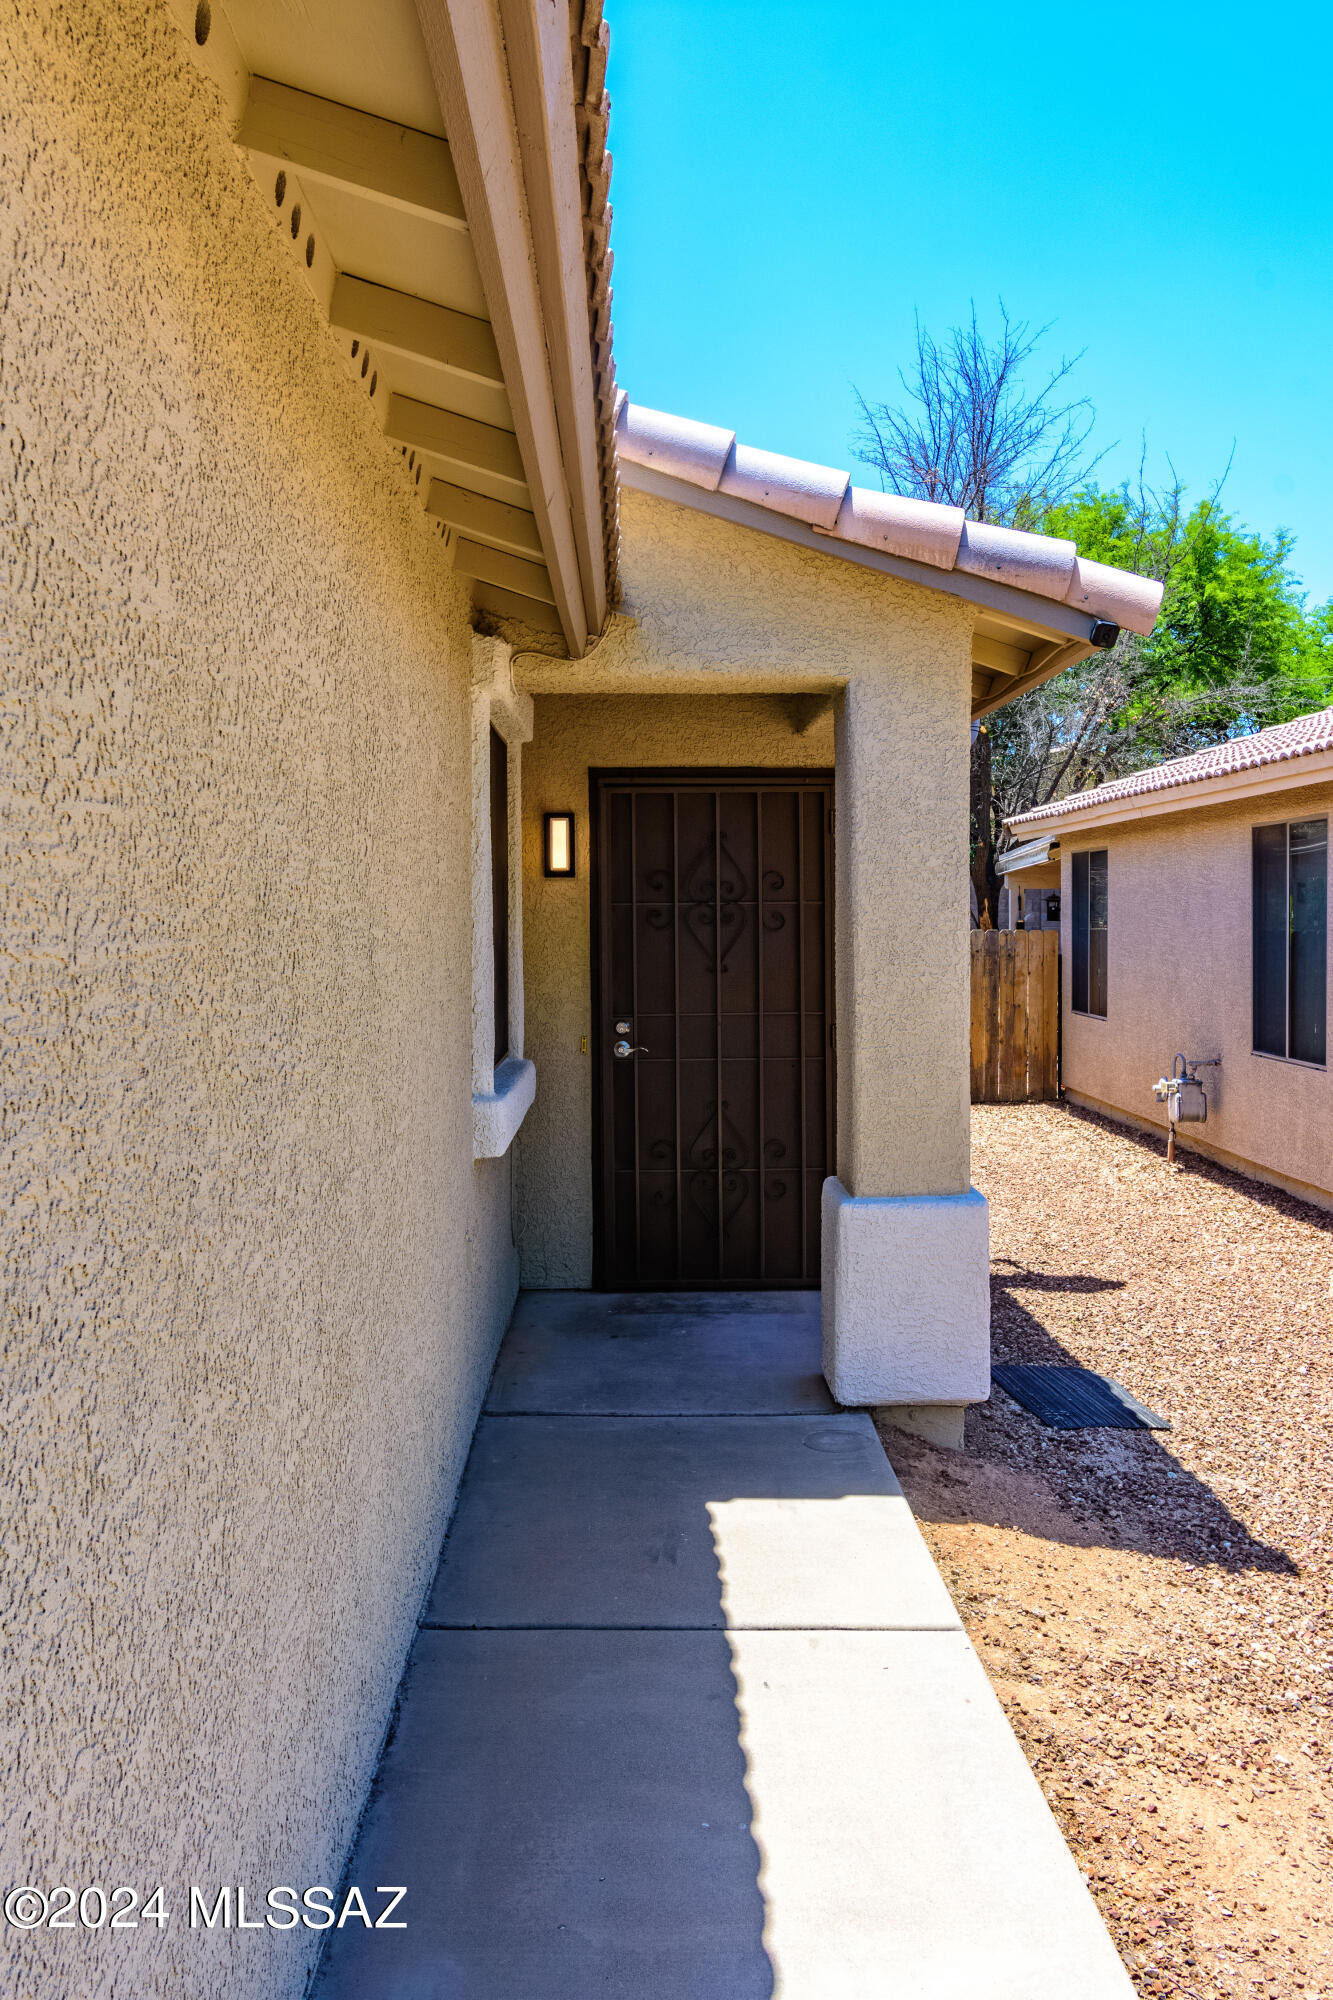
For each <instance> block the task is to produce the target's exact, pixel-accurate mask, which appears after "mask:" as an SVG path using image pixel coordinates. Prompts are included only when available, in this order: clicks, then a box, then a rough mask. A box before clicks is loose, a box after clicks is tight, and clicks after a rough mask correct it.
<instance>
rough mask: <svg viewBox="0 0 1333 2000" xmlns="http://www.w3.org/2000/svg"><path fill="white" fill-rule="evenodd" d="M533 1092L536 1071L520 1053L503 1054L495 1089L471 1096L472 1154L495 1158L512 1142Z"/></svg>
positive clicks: (526, 1111)
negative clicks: (518, 1054) (514, 1054)
mask: <svg viewBox="0 0 1333 2000" xmlns="http://www.w3.org/2000/svg"><path fill="white" fill-rule="evenodd" d="M536 1095H537V1070H536V1066H535V1064H533V1063H530V1062H529V1061H528V1060H527V1059H526V1057H524V1056H506V1057H505V1059H504V1061H503V1062H502V1063H501V1064H500V1065H499V1067H498V1069H497V1070H496V1072H495V1088H494V1089H493V1090H491V1091H488V1092H486V1093H485V1094H484V1095H481V1094H475V1093H474V1095H473V1099H472V1157H473V1159H474V1160H498V1159H499V1158H500V1157H501V1155H502V1154H504V1153H507V1152H508V1151H509V1148H510V1147H511V1146H512V1145H513V1143H514V1139H515V1136H516V1135H517V1132H518V1128H519V1126H520V1125H521V1124H522V1123H523V1120H524V1119H525V1118H526V1117H527V1115H528V1110H529V1107H530V1106H531V1104H532V1100H533V1098H534V1097H535V1096H536Z"/></svg>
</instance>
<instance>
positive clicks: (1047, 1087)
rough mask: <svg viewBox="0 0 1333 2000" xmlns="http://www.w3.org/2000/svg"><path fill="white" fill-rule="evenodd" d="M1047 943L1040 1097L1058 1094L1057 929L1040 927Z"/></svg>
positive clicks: (1058, 982)
mask: <svg viewBox="0 0 1333 2000" xmlns="http://www.w3.org/2000/svg"><path fill="white" fill-rule="evenodd" d="M1041 935H1042V942H1043V944H1044V945H1045V947H1046V950H1045V953H1044V964H1043V966H1042V986H1041V1019H1042V1035H1043V1051H1044V1054H1045V1058H1046V1061H1045V1066H1044V1069H1043V1073H1042V1090H1041V1094H1042V1096H1043V1098H1046V1099H1054V1098H1056V1097H1058V1096H1059V1095H1060V933H1059V931H1043V932H1042V934H1041Z"/></svg>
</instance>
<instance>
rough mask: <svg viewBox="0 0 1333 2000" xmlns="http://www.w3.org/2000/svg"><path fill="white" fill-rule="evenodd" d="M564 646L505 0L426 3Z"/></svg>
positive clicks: (572, 601)
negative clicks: (501, 10) (499, 1)
mask: <svg viewBox="0 0 1333 2000" xmlns="http://www.w3.org/2000/svg"><path fill="white" fill-rule="evenodd" d="M416 9H417V16H418V19H419V20H420V23H421V30H422V34H423V37H424V39H425V43H426V51H427V55H428V56H429V59H430V66H431V72H432V75H433V77H434V81H435V88H436V92H437V94H438V97H439V102H440V110H441V113H442V115H443V119H444V129H445V131H446V132H447V133H448V135H449V147H450V151H451V153H452V156H453V162H454V169H455V172H456V173H457V175H458V184H459V187H460V188H461V190H462V194H463V204H464V207H465V208H466V210H467V218H468V228H469V231H470V232H471V236H472V245H473V249H474V251H475V253H476V258H477V267H478V269H479V271H480V272H481V282H482V288H483V290H484V291H485V294H486V303H487V306H488V308H489V311H490V316H491V325H492V327H493V329H494V333H495V343H496V346H497V348H498V349H499V354H500V361H501V366H502V369H503V372H504V379H505V388H506V390H507V392H508V396H509V403H510V408H511V410H512V412H513V417H514V429H515V432H516V433H517V436H518V441H519V448H520V451H521V453H522V457H523V464H524V466H525V468H526V470H527V483H528V488H529V491H530V494H531V499H532V508H533V513H534V514H535V515H536V518H537V525H538V528H539V530H540V532H541V538H542V546H543V548H544V549H545V551H546V557H547V567H548V569H549V571H550V577H551V585H552V590H553V592H554V596H555V602H556V609H557V611H558V613H559V616H560V622H561V625H562V627H563V629H564V634H565V641H566V644H567V645H568V647H569V650H570V652H571V653H572V654H573V655H574V656H575V657H576V658H577V657H578V656H579V655H580V654H581V653H582V652H583V650H584V648H585V646H586V645H587V643H588V617H587V611H586V609H585V596H584V585H583V577H582V574H581V570H580V564H579V549H578V543H577V540H576V537H575V533H574V521H573V496H572V494H571V492H570V483H569V480H568V477H567V467H566V459H565V448H564V442H563V440H562V437H561V431H560V421H559V414H558V411H557V407H556V398H555V392H554V386H553V383H552V379H551V370H550V365H549V357H548V352H547V340H548V335H549V329H548V326H547V321H546V315H545V312H544V309H543V301H542V296H541V286H540V283H539V280H538V276H537V264H536V257H535V252H534V250H533V245H532V234H531V224H530V217H529V212H528V198H527V188H526V185H525V180H524V172H523V162H522V156H521V148H520V144H519V138H518V133H517V131H516V129H515V123H514V109H513V99H512V95H511V87H510V77H509V71H508V65H507V60H506V54H505V46H504V37H503V33H502V30H501V24H500V19H499V15H498V12H497V11H496V6H495V0H416Z"/></svg>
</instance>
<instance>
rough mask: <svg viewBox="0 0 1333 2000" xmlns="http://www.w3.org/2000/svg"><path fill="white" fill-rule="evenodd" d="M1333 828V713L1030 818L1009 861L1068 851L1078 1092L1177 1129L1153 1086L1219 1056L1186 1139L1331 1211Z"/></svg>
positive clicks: (1066, 1079) (1071, 1037)
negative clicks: (1331, 862)
mask: <svg viewBox="0 0 1333 2000" xmlns="http://www.w3.org/2000/svg"><path fill="white" fill-rule="evenodd" d="M1330 817H1333V709H1324V710H1322V711H1321V712H1320V713H1319V714H1317V715H1303V716H1300V717H1298V718H1297V720H1296V721H1294V722H1283V723H1280V724H1278V726H1277V727H1276V728H1273V729H1264V730H1260V731H1259V733H1258V734H1257V735H1254V736H1245V737H1241V738H1239V739H1238V740H1236V741H1235V742H1231V743H1221V744H1218V745H1217V746H1216V748H1214V749H1211V750H1201V751H1199V752H1197V753H1196V754H1195V755H1194V756H1190V757H1180V758H1177V759H1176V760H1175V761H1174V762H1173V763H1170V764H1159V765H1157V766H1155V767H1154V768H1153V769H1151V770H1147V771H1139V772H1136V773H1135V775H1134V776H1133V777H1130V778H1122V779H1118V780H1116V781H1115V782H1114V783H1112V784H1106V785H1099V786H1097V787H1096V788H1095V789H1094V790H1092V791H1087V792H1080V793H1077V794H1076V795H1075V796H1074V797H1072V798H1067V799H1062V800H1059V801H1058V802H1056V803H1055V804H1053V805H1048V806H1041V807H1039V808H1038V809H1037V810H1036V811H1035V812H1030V813H1023V814H1020V815H1019V816H1018V817H1017V818H1015V819H1012V820H1010V821H1009V822H1008V825H1009V828H1010V831H1011V832H1012V833H1013V834H1014V835H1015V836H1016V837H1017V838H1018V839H1019V840H1021V841H1022V843H1023V845H1022V846H1021V847H1015V848H1011V849H1010V850H1009V854H1008V857H1007V858H1008V859H1009V861H1010V866H1011V869H1012V870H1014V871H1015V872H1018V871H1021V869H1022V868H1023V867H1024V866H1025V865H1026V864H1024V863H1023V861H1022V857H1023V855H1024V854H1025V853H1031V854H1033V856H1034V859H1035V852H1036V849H1037V847H1038V845H1039V843H1045V844H1046V845H1047V847H1048V849H1049V851H1050V852H1051V853H1055V852H1056V851H1057V849H1058V852H1059V866H1060V869H1061V871H1062V874H1063V881H1062V885H1061V899H1062V902H1061V906H1062V910H1063V917H1062V933H1063V936H1062V949H1063V955H1064V980H1063V991H1064V1022H1063V1084H1064V1089H1065V1092H1066V1094H1067V1095H1068V1096H1069V1097H1071V1098H1072V1099H1073V1100H1074V1101H1075V1102H1076V1103H1080V1104H1087V1105H1090V1106H1092V1107H1093V1108H1094V1109H1096V1110H1100V1111H1106V1112H1109V1113H1110V1114H1111V1115H1112V1116H1114V1117H1117V1118H1128V1119H1130V1120H1131V1121H1132V1122H1134V1123H1136V1124H1139V1125H1142V1126H1146V1127H1153V1128H1156V1129H1161V1128H1162V1127H1163V1126H1164V1124H1165V1122H1166V1111H1165V1108H1164V1107H1163V1105H1162V1104H1160V1103H1159V1102H1158V1101H1157V1100H1156V1099H1155V1098H1154V1096H1153V1084H1154V1082H1155V1081H1156V1080H1157V1079H1158V1078H1159V1077H1160V1076H1162V1075H1163V1074H1164V1073H1166V1072H1168V1071H1170V1069H1171V1067H1172V1064H1173V1062H1174V1059H1175V1057H1176V1056H1177V1055H1184V1056H1186V1057H1188V1058H1191V1059H1195V1060H1197V1061H1199V1062H1203V1061H1205V1060H1208V1059H1211V1058H1215V1057H1220V1058H1221V1066H1220V1067H1219V1068H1214V1067H1207V1068H1200V1070H1199V1072H1198V1074H1199V1078H1200V1081H1201V1082H1202V1083H1203V1085H1204V1089H1205V1091H1206V1094H1207V1099H1208V1105H1207V1118H1206V1120H1205V1121H1204V1122H1193V1121H1191V1122H1183V1123H1181V1125H1180V1126H1179V1128H1178V1136H1179V1139H1180V1140H1181V1142H1183V1143H1185V1144H1188V1145H1190V1146H1194V1147H1196V1148H1197V1149H1198V1150H1199V1151H1200V1152H1202V1153H1207V1154H1209V1155H1210V1156H1211V1157H1213V1158H1215V1159H1218V1160H1222V1161H1225V1162H1226V1163H1227V1164H1228V1165H1229V1166H1235V1167H1239V1168H1241V1169H1242V1170H1243V1171H1244V1172H1245V1173H1249V1174H1254V1175H1257V1176H1258V1177H1259V1178H1260V1179H1262V1180H1268V1181H1272V1182H1274V1183H1275V1184H1276V1185H1277V1186H1279V1187H1284V1188H1288V1189H1290V1190H1292V1191H1293V1192H1294V1193H1296V1194H1300V1195H1303V1196H1305V1197H1306V1198H1307V1199H1308V1200H1311V1201H1315V1202H1318V1203H1320V1204H1321V1205H1323V1206H1325V1207H1333V1088H1331V1087H1330V1082H1329V1073H1328V1045H1327V1035H1328V1027H1327V1015H1328V952H1329V943H1328V829H1329V820H1330ZM1044 865H1045V866H1046V867H1047V868H1048V869H1049V866H1050V864H1049V863H1046V864H1044ZM1010 879H1011V880H1012V879H1013V875H1012V874H1011V877H1010Z"/></svg>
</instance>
